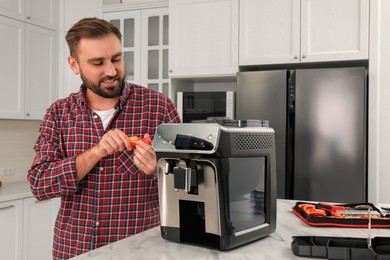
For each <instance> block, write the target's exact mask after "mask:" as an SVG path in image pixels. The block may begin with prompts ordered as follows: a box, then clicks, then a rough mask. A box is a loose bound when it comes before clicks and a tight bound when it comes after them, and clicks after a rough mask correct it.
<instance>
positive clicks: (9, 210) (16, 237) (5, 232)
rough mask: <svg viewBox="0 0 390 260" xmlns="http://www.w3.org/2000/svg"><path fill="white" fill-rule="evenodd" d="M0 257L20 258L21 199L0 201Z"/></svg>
mask: <svg viewBox="0 0 390 260" xmlns="http://www.w3.org/2000/svg"><path fill="white" fill-rule="evenodd" d="M0 220H1V221H0V230H1V232H0V252H1V259H10V260H21V259H22V251H23V249H22V242H23V239H22V235H23V230H22V228H23V200H14V201H7V202H1V203H0Z"/></svg>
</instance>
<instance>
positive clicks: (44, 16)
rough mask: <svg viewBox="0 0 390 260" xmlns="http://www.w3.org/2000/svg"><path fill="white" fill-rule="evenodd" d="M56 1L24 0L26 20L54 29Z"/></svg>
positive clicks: (55, 23)
mask: <svg viewBox="0 0 390 260" xmlns="http://www.w3.org/2000/svg"><path fill="white" fill-rule="evenodd" d="M57 2H58V0H26V22H28V23H31V24H35V25H38V26H41V27H44V28H48V29H51V30H55V29H56V25H57Z"/></svg>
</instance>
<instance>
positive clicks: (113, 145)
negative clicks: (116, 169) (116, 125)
mask: <svg viewBox="0 0 390 260" xmlns="http://www.w3.org/2000/svg"><path fill="white" fill-rule="evenodd" d="M94 148H95V149H96V153H97V154H98V155H99V156H100V159H101V158H104V157H106V156H107V155H110V154H114V153H116V152H122V151H124V150H130V149H131V148H132V146H131V144H130V141H129V137H128V136H127V135H126V134H125V133H124V132H122V131H121V130H119V129H114V130H110V131H108V132H107V133H106V134H105V135H104V136H103V138H102V139H101V140H100V141H99V143H98V144H97V145H96V146H95V147H94Z"/></svg>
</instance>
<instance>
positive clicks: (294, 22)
mask: <svg viewBox="0 0 390 260" xmlns="http://www.w3.org/2000/svg"><path fill="white" fill-rule="evenodd" d="M368 27H369V0H345V1H344V0H343V1H338V0H322V1H316V0H274V1H267V0H241V1H240V54H239V56H240V65H261V64H282V63H295V62H318V61H338V60H360V59H368V39H369V32H368Z"/></svg>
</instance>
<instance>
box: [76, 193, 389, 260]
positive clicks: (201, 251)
mask: <svg viewBox="0 0 390 260" xmlns="http://www.w3.org/2000/svg"><path fill="white" fill-rule="evenodd" d="M294 204H295V201H289V200H278V203H277V210H278V215H277V228H276V231H275V232H274V233H273V234H271V235H269V236H267V237H265V238H262V239H260V240H257V241H254V242H252V243H249V244H247V245H244V246H241V247H238V248H236V249H232V250H230V251H219V250H213V249H208V248H202V247H197V246H192V245H186V244H179V243H175V242H171V241H167V240H164V239H163V238H162V237H161V235H160V227H156V228H153V229H150V230H147V231H145V232H142V233H139V234H137V235H134V236H131V237H128V238H125V239H123V240H120V241H117V242H115V243H112V244H109V245H107V246H104V247H101V248H98V249H96V250H93V251H90V252H87V253H85V254H82V255H79V256H77V257H75V258H73V259H74V260H88V259H93V260H103V259H104V260H106V259H111V260H116V259H117V260H122V259H148V260H149V259H162V260H165V259H172V260H175V259H210V260H212V259H226V260H229V259H232V260H233V259H234V260H236V259H256V260H261V259H264V260H265V259H266V260H272V259H275V260H281V259H283V260H284V259H313V258H303V257H297V256H295V255H294V254H293V253H292V251H291V242H292V236H342V237H361V238H366V237H367V236H368V231H367V229H363V228H336V227H312V226H309V225H307V224H305V223H304V222H303V221H302V220H300V219H299V218H298V217H296V216H295V215H294V213H293V212H292V210H291V208H292V206H293V205H294ZM372 233H373V237H375V236H387V237H389V236H390V229H372Z"/></svg>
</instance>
